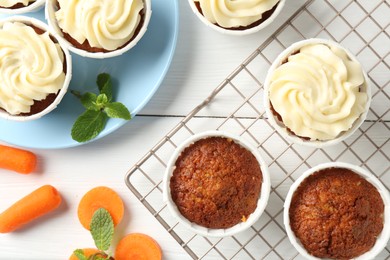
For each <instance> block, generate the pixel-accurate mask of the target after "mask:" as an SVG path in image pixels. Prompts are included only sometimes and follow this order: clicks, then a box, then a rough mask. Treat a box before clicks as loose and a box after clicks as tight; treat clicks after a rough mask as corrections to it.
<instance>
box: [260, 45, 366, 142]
mask: <svg viewBox="0 0 390 260" xmlns="http://www.w3.org/2000/svg"><path fill="white" fill-rule="evenodd" d="M264 89H265V92H264V93H265V94H264V98H265V100H264V104H265V106H266V112H267V115H268V117H269V120H270V122H271V123H272V124H273V125H274V127H275V128H276V130H278V131H279V132H280V133H281V134H282V135H283V136H284V137H285V138H286V139H288V140H290V141H292V142H295V143H299V144H305V145H311V146H316V147H322V146H327V145H331V144H335V143H338V142H340V141H342V140H344V139H345V138H347V137H348V136H350V135H351V134H352V133H353V132H354V131H355V130H356V129H357V128H358V127H359V126H360V125H361V124H362V123H363V121H364V119H365V118H366V115H367V112H368V109H369V105H370V101H371V97H370V87H369V84H368V79H367V75H366V73H365V72H364V71H363V70H362V67H361V65H360V63H359V62H358V61H357V59H356V58H355V57H354V56H353V55H352V54H351V53H350V52H349V51H348V50H346V49H344V48H343V47H341V46H340V45H339V44H337V43H334V42H331V41H328V40H323V39H310V40H304V41H301V42H298V43H295V44H293V45H292V46H290V47H289V48H288V49H286V50H285V51H284V52H282V53H281V54H280V55H279V56H278V57H277V59H276V60H275V62H274V63H273V64H272V66H271V68H270V70H269V72H268V74H267V77H266V80H265V83H264Z"/></svg>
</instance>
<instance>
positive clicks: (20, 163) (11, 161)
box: [0, 145, 37, 174]
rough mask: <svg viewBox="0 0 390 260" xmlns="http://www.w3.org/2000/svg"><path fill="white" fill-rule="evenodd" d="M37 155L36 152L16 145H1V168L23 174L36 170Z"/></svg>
mask: <svg viewBox="0 0 390 260" xmlns="http://www.w3.org/2000/svg"><path fill="white" fill-rule="evenodd" d="M36 165H37V157H36V155H35V154H34V153H32V152H30V151H26V150H22V149H19V148H15V147H10V146H5V145H0V168H4V169H8V170H12V171H15V172H18V173H22V174H28V173H31V172H32V171H34V169H35V167H36Z"/></svg>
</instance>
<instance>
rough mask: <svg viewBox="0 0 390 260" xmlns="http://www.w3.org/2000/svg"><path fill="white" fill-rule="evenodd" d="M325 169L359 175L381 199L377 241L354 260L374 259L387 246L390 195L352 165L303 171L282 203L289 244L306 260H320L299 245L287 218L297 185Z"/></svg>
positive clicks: (338, 165)
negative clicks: (341, 170) (380, 229)
mask: <svg viewBox="0 0 390 260" xmlns="http://www.w3.org/2000/svg"><path fill="white" fill-rule="evenodd" d="M327 168H344V169H349V170H351V171H353V172H355V173H356V174H359V175H360V176H362V177H363V178H364V179H365V180H367V181H368V182H369V183H371V184H372V185H373V186H374V187H375V188H377V190H378V192H379V194H380V195H381V197H382V200H383V204H384V205H385V208H384V216H383V219H384V224H383V230H382V232H381V233H380V235H379V236H378V239H377V241H376V243H375V245H374V246H373V247H372V248H371V250H369V251H368V252H366V253H364V254H363V255H360V256H359V257H357V258H355V259H356V260H367V259H375V256H377V255H378V254H379V253H380V252H381V251H382V250H383V249H384V248H385V247H386V245H387V242H388V241H389V238H390V195H389V192H388V191H387V189H386V187H384V186H383V184H382V183H381V182H380V181H379V180H378V179H377V178H376V177H375V176H374V175H373V174H372V173H370V172H368V171H367V170H365V169H363V168H361V167H358V166H356V165H353V164H349V163H342V162H331V163H323V164H320V165H317V166H316V167H313V168H311V169H309V170H307V171H305V172H304V173H303V174H302V175H301V176H300V177H299V178H298V179H297V180H296V181H295V182H294V183H293V184H292V185H291V187H290V190H289V192H288V194H287V197H286V200H285V202H284V211H283V220H284V226H285V229H286V232H287V236H288V238H289V239H290V242H291V244H292V245H293V246H294V247H295V249H297V251H298V252H299V253H300V254H301V255H302V256H303V257H305V258H306V259H311V260H313V259H320V258H317V257H314V256H312V255H310V254H309V253H308V252H307V250H306V249H305V248H304V247H303V245H302V244H301V243H300V241H299V239H298V238H297V237H296V236H295V234H294V232H293V231H292V229H291V226H290V216H289V210H290V204H291V199H292V196H293V194H294V192H295V191H296V190H297V188H298V187H299V185H300V184H301V183H302V181H303V180H305V179H306V178H307V177H308V176H310V175H312V174H313V173H315V172H318V171H320V170H323V169H327Z"/></svg>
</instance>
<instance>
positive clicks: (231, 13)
mask: <svg viewBox="0 0 390 260" xmlns="http://www.w3.org/2000/svg"><path fill="white" fill-rule="evenodd" d="M194 1H195V2H199V4H200V7H201V9H202V13H203V15H204V17H205V18H206V19H207V20H208V21H210V22H211V23H214V24H218V25H219V26H221V27H224V28H235V27H240V26H248V25H250V24H252V23H254V22H256V21H258V20H260V19H261V18H262V16H263V13H265V12H266V11H268V10H270V9H272V8H273V7H274V6H275V5H276V4H277V3H278V2H279V0H194Z"/></svg>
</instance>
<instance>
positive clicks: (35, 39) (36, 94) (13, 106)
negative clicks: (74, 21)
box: [0, 16, 71, 121]
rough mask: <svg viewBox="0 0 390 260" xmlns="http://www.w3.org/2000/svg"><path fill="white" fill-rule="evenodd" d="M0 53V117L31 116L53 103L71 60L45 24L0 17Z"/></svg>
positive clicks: (61, 92) (64, 85)
mask: <svg viewBox="0 0 390 260" xmlns="http://www.w3.org/2000/svg"><path fill="white" fill-rule="evenodd" d="M0 53H1V55H0V110H1V111H0V116H1V117H4V118H7V119H12V120H17V121H25V120H31V119H36V118H39V117H41V116H43V115H44V114H46V113H48V112H50V111H51V110H52V109H54V108H55V107H56V106H57V104H58V103H59V102H60V101H61V99H62V97H63V95H64V94H65V92H66V90H67V86H68V84H69V81H70V75H71V72H70V71H67V70H68V69H69V68H71V60H70V56H69V53H68V52H67V50H66V49H63V48H61V46H60V44H59V42H58V40H57V39H56V38H55V37H54V36H53V35H51V34H50V32H49V31H48V30H47V27H46V25H45V24H43V23H42V22H40V21H38V20H35V19H31V18H27V17H17V16H15V17H11V18H8V19H6V20H2V21H0Z"/></svg>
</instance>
